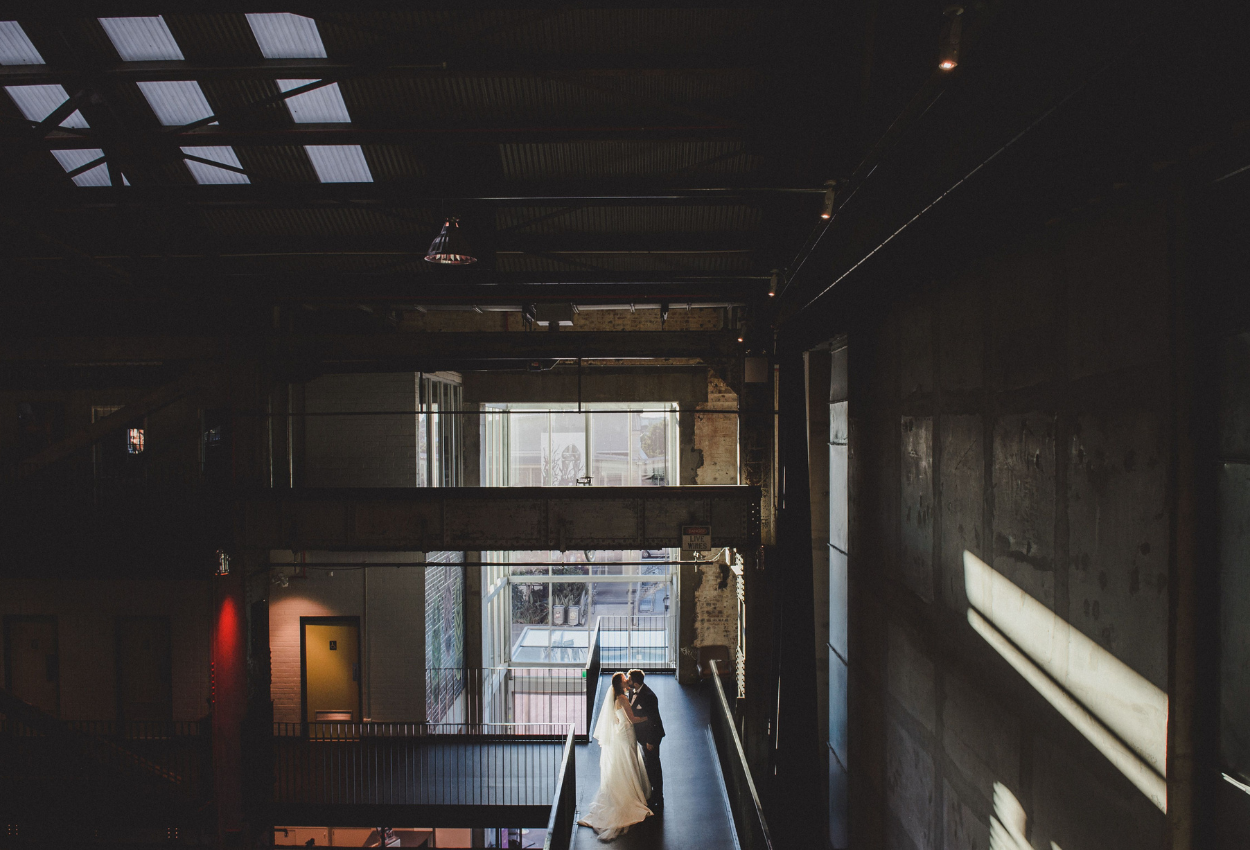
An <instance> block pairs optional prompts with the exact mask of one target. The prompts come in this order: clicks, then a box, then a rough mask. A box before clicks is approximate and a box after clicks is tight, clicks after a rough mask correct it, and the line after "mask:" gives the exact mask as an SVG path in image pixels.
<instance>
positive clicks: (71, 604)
mask: <svg viewBox="0 0 1250 850" xmlns="http://www.w3.org/2000/svg"><path fill="white" fill-rule="evenodd" d="M11 614H25V615H31V614H38V615H51V616H55V617H56V620H57V641H58V645H59V649H58V651H59V653H60V666H61V670H60V672H61V676H60V685H61V717H62V718H64V719H66V720H114V719H116V716H117V656H116V646H117V633H116V629H117V618H118V617H123V616H161V617H168V618H169V633H170V651H171V662H172V663H171V667H172V672H173V681H172V690H173V719H174V720H198V719H200V718H202V717H204V716H205V715H206V714H207V713H208V695H209V668H210V664H209V641H210V637H211V630H212V585H211V583H210V582H207V581H132V580H112V581H107V580H100V581H90V580H88V581H75V580H69V579H65V580H58V579H40V580H35V579H7V580H3V581H0V616H8V615H11ZM2 657H3V656H2V654H0V667H2V666H3V663H4V662H3V660H2ZM3 675H4V673H3V670H2V669H0V680H2V679H3Z"/></svg>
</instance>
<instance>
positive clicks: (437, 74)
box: [0, 51, 763, 86]
mask: <svg viewBox="0 0 1250 850" xmlns="http://www.w3.org/2000/svg"><path fill="white" fill-rule="evenodd" d="M457 52H458V53H459V52H460V51H457ZM762 61H763V58H762V57H759V56H753V55H751V54H749V53H748V54H743V53H734V54H724V55H716V56H707V55H701V54H699V53H697V52H695V53H692V54H690V55H688V56H686V57H683V56H682V55H670V54H665V55H663V56H631V57H620V56H609V57H602V58H600V57H595V56H591V57H583V56H577V57H560V56H535V57H528V56H527V57H524V58H517V57H513V56H509V55H507V54H503V53H501V54H495V55H492V54H488V53H473V54H469V55H463V54H462V55H461V56H460V57H458V58H454V59H449V60H448V61H439V62H428V61H426V62H402V61H401V62H391V63H385V64H381V65H378V64H374V63H369V64H365V63H360V62H351V61H344V60H339V59H262V60H258V61H256V62H242V63H241V62H228V63H222V64H213V65H209V64H205V63H202V62H187V61H168V62H126V63H122V64H118V65H108V66H104V67H101V68H95V69H93V70H92V72H91V75H92V76H93V77H95V78H98V79H101V80H108V81H110V82H136V83H137V82H149V81H164V80H196V81H198V82H211V81H217V80H274V79H322V78H324V77H333V78H336V79H337V78H338V77H340V76H343V75H354V74H355V73H356V72H359V71H364V72H367V73H368V75H369V76H370V77H380V78H386V77H391V78H396V77H408V78H411V77H432V78H438V79H445V78H448V77H465V76H529V77H533V76H540V77H551V76H562V75H570V76H577V77H589V78H593V77H606V78H614V77H619V76H628V77H637V76H639V75H645V76H647V77H664V76H668V75H673V74H680V75H683V76H688V75H691V74H695V75H709V76H714V75H717V74H723V73H727V72H738V71H741V70H744V69H747V70H749V69H752V68H755V67H758V66H759V65H760V64H761V63H762ZM81 73H82V72H81V70H79V69H76V68H72V67H64V66H56V65H2V66H0V85H5V86H31V85H47V84H50V83H62V84H65V83H67V82H73V81H75V80H77V79H78V78H79V77H80V76H81Z"/></svg>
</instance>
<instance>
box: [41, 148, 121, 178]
mask: <svg viewBox="0 0 1250 850" xmlns="http://www.w3.org/2000/svg"><path fill="white" fill-rule="evenodd" d="M52 155H53V156H54V157H56V161H57V162H59V163H61V167H62V168H64V169H65V170H66V171H67V172H69V171H73V170H74V169H75V168H81V167H82V166H84V165H86V164H87V163H89V162H94V161H95V160H97V159H99V158H100V157H102V156H104V151H102V150H100V149H99V148H85V149H83V150H72V151H53V152H52ZM71 179H72V180H73V181H74V183H75V184H76V185H78V186H112V185H113V181H112V180H110V179H109V168H108V164H107V163H103V162H102V163H100V164H99V165H97V166H96V167H95V168H92V169H91V170H89V171H84V172H83V173H82V174H77V175H75V176H74V177H73V178H71Z"/></svg>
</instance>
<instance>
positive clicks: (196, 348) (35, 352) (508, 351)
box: [0, 330, 740, 393]
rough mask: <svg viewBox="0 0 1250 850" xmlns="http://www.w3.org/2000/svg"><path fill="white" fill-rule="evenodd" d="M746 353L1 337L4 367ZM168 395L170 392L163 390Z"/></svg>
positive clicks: (673, 339) (735, 347)
mask: <svg viewBox="0 0 1250 850" xmlns="http://www.w3.org/2000/svg"><path fill="white" fill-rule="evenodd" d="M739 348H740V346H739V343H738V338H737V333H736V332H733V331H575V330H574V331H560V332H559V333H553V332H550V331H545V330H535V331H532V332H518V331H501V332H497V333H483V332H475V333H454V332H451V333H430V332H413V333H388V334H324V335H303V334H300V335H291V334H284V335H280V336H274V337H271V338H269V339H261V340H247V339H230V338H226V337H181V336H179V337H172V336H171V337H18V336H6V337H3V338H0V362H6V363H92V364H98V365H107V364H109V363H117V364H134V363H166V362H183V361H198V360H221V359H223V358H226V357H231V356H245V357H249V356H250V357H259V358H262V359H270V360H275V361H282V362H294V363H310V364H311V363H316V364H326V363H344V362H353V363H359V362H402V361H409V360H417V359H421V358H430V357H438V358H440V359H472V360H528V359H544V360H551V359H560V360H563V359H577V358H578V357H583V358H594V359H615V358H637V357H644V358H667V357H693V358H703V357H712V358H716V357H731V356H735V355H736V354H737V352H738V351H739ZM197 374H198V373H197ZM171 386H175V385H171ZM176 386H181V384H177V385H176ZM167 391H168V388H162V389H161V390H160V392H162V393H163V392H167Z"/></svg>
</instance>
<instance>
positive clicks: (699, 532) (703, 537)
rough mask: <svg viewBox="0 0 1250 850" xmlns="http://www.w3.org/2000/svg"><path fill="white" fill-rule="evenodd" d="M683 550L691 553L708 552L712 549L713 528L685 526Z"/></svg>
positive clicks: (682, 533) (682, 535)
mask: <svg viewBox="0 0 1250 850" xmlns="http://www.w3.org/2000/svg"><path fill="white" fill-rule="evenodd" d="M681 548H683V549H685V550H687V551H690V552H706V551H708V550H709V549H711V548H712V526H710V525H683V526H682V527H681Z"/></svg>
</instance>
